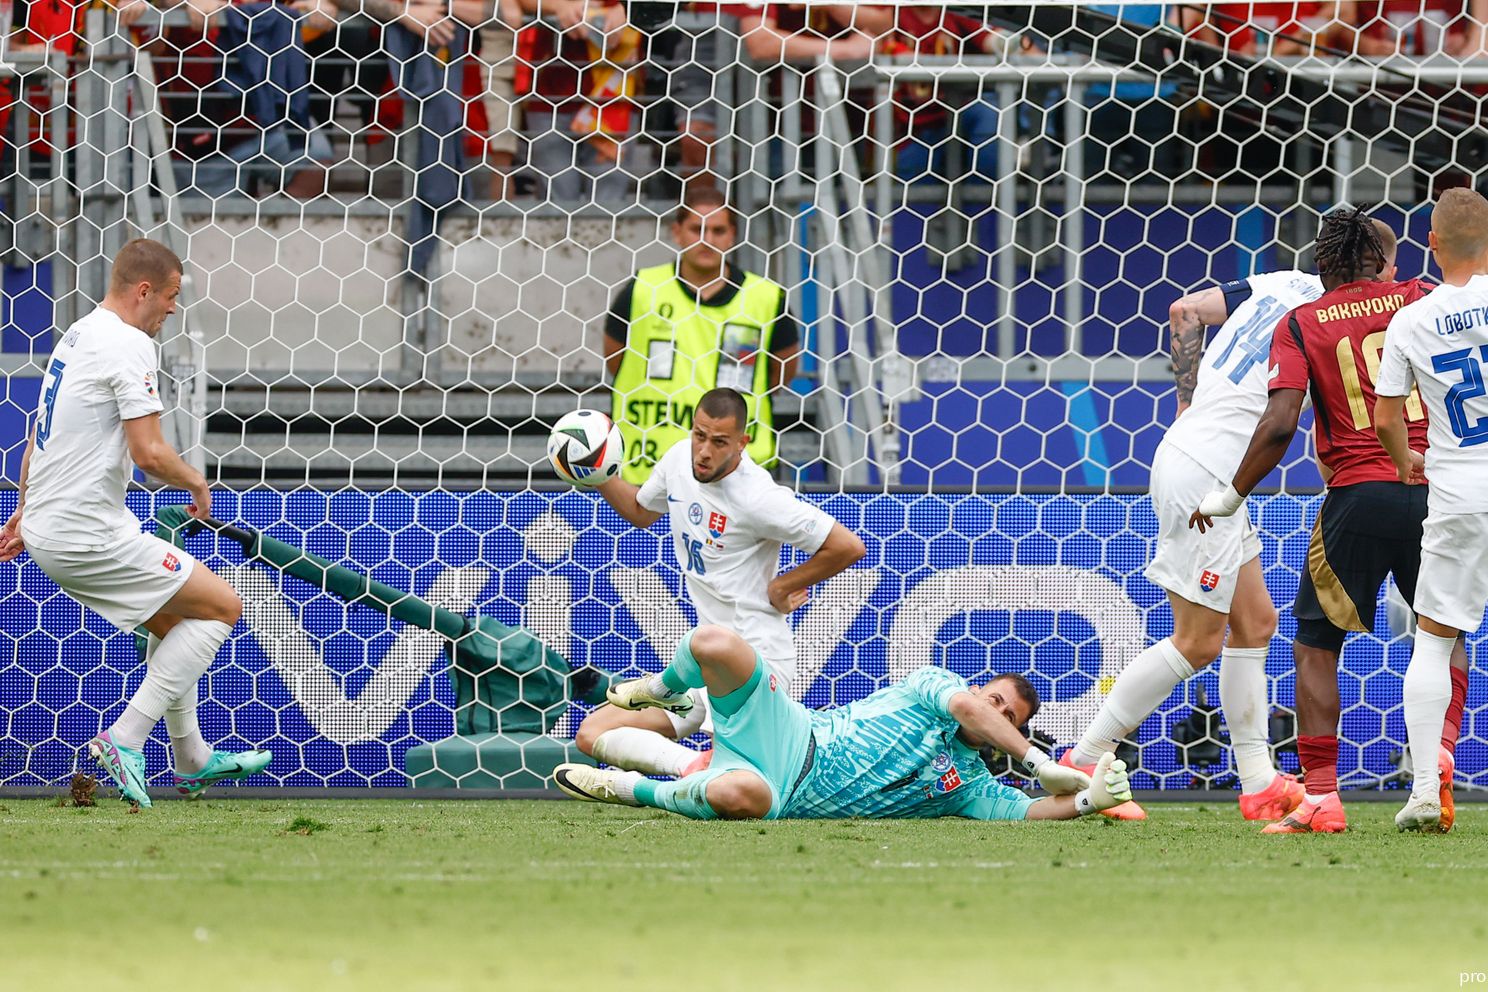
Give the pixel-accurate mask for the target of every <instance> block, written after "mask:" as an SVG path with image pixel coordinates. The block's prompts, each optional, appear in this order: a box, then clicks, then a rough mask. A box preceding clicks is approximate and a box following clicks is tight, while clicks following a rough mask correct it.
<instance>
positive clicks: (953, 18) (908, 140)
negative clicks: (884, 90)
mask: <svg viewBox="0 0 1488 992" xmlns="http://www.w3.org/2000/svg"><path fill="white" fill-rule="evenodd" d="M878 9H880V10H884V11H885V16H884V17H883V19H882V20H878V19H877V18H873V17H872V15H871V14H870V15H869V19H867V20H866V21H865V18H863V17H862V16H860V17H859V25H860V26H861V27H864V28H866V29H869V30H871V31H872V32H873V34H874V35H875V36H877V37H880V38H882V39H883V40H882V42H881V43H880V45H881V48H880V50H881V51H883V52H884V54H886V55H905V54H915V55H929V56H943V55H970V54H977V55H993V56H997V57H999V58H1000V57H1003V56H1005V55H1006V54H1007V52H1008V36H1007V35H1005V34H1003V33H1001V32H999V31H996V30H995V29H993V28H989V27H988V26H987V25H986V24H985V23H984V22H982V21H979V20H976V19H975V18H972V17H967V16H966V15H964V14H957V13H953V12H951V11H949V10H947V9H946V8H945V7H899V8H893V7H889V8H878ZM894 114H895V117H896V119H897V120H896V123H897V125H898V129H899V133H900V134H901V135H902V136H903V138H904V141H903V143H902V144H901V145H900V146H899V151H898V156H897V158H896V160H895V165H896V171H897V172H898V174H899V176H900V177H901V178H904V179H916V178H920V177H923V176H926V175H927V174H928V175H934V176H938V177H940V178H941V179H947V178H949V177H950V174H951V173H952V172H954V173H955V174H956V175H957V176H958V177H959V176H962V175H965V174H966V173H967V172H970V173H971V174H972V175H973V176H975V177H977V178H981V179H988V180H990V179H992V178H995V177H996V175H997V103H996V101H995V100H994V99H993V94H992V92H991V91H990V90H986V91H974V90H971V89H968V88H965V87H961V88H957V87H952V86H942V85H939V84H936V83H904V84H902V85H900V86H899V87H898V88H896V89H895V91H894ZM953 146H960V147H961V148H964V149H967V150H968V151H969V154H967V155H966V156H965V160H964V161H963V162H962V163H960V164H961V166H962V167H961V168H948V164H947V161H946V159H947V153H948V152H949V150H950V149H951V148H952V147H953Z"/></svg>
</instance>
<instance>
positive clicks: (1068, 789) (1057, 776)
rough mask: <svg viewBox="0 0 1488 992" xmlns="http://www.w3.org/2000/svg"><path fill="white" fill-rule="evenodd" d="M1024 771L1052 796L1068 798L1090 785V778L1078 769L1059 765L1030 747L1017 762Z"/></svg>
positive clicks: (1041, 752)
mask: <svg viewBox="0 0 1488 992" xmlns="http://www.w3.org/2000/svg"><path fill="white" fill-rule="evenodd" d="M1018 763H1019V764H1020V765H1022V766H1023V769H1024V771H1026V772H1028V774H1030V775H1032V776H1033V777H1034V778H1036V779H1038V784H1039V785H1040V786H1041V787H1042V788H1043V790H1044V791H1045V792H1047V793H1049V794H1050V795H1053V796H1068V795H1070V794H1071V793H1075V792H1079V791H1080V790H1081V789H1083V788H1085V787H1086V786H1087V785H1089V784H1090V776H1089V775H1086V774H1085V773H1084V772H1082V771H1080V769H1078V768H1071V767H1069V766H1068V765H1061V764H1059V763H1058V762H1057V761H1055V760H1054V759H1053V758H1051V757H1049V756H1048V755H1047V754H1045V753H1044V752H1043V751H1040V750H1039V749H1038V748H1036V747H1030V748H1029V749H1028V753H1027V754H1025V755H1023V760H1022V761H1020V762H1018Z"/></svg>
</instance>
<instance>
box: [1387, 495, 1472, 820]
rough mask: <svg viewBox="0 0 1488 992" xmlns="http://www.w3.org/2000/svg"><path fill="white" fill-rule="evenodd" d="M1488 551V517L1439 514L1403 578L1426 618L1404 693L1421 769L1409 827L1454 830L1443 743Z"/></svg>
mask: <svg viewBox="0 0 1488 992" xmlns="http://www.w3.org/2000/svg"><path fill="white" fill-rule="evenodd" d="M1485 552H1488V517H1485V516H1482V515H1478V514H1432V515H1431V516H1429V517H1427V518H1426V520H1425V522H1424V525H1423V528H1422V538H1421V545H1420V555H1419V576H1417V575H1412V574H1409V571H1408V569H1409V567H1410V562H1409V561H1407V562H1406V564H1405V567H1404V568H1403V569H1402V571H1403V572H1405V573H1406V574H1403V575H1397V576H1396V581H1397V583H1398V584H1399V585H1400V589H1401V593H1402V594H1405V595H1409V597H1410V599H1411V601H1412V603H1413V604H1414V606H1415V609H1416V612H1417V615H1418V619H1417V627H1416V636H1415V644H1414V648H1413V650H1412V652H1411V660H1410V667H1409V668H1407V669H1406V674H1405V684H1404V686H1403V691H1402V697H1403V703H1404V710H1405V729H1406V735H1407V739H1408V741H1409V744H1410V752H1411V764H1412V766H1413V771H1414V782H1413V784H1412V787H1411V797H1410V800H1409V802H1407V803H1406V806H1405V808H1404V809H1402V810H1401V811H1400V813H1399V815H1397V816H1396V817H1395V823H1396V825H1397V826H1399V827H1400V828H1401V829H1402V830H1429V831H1436V830H1442V831H1445V830H1450V829H1451V824H1452V819H1453V818H1454V816H1455V811H1454V810H1452V793H1451V775H1452V771H1453V768H1452V765H1453V762H1452V758H1451V755H1450V754H1449V753H1444V749H1443V747H1442V743H1441V741H1442V737H1443V736H1444V733H1445V730H1444V728H1445V726H1446V725H1447V723H1448V722H1449V721H1450V720H1451V719H1452V717H1451V716H1450V714H1449V710H1450V708H1451V706H1452V703H1453V696H1454V688H1453V684H1452V683H1453V679H1452V672H1453V667H1452V666H1453V659H1454V656H1456V655H1458V654H1459V653H1462V654H1465V651H1464V649H1463V648H1462V632H1463V631H1464V630H1470V629H1476V628H1477V626H1478V625H1479V624H1480V623H1481V622H1482V619H1483V607H1484V604H1485V603H1488V576H1485V575H1484V574H1483V572H1482V569H1481V568H1480V567H1478V563H1479V562H1480V561H1481V559H1482V555H1483V554H1484V553H1485ZM1456 719H1457V720H1458V721H1459V722H1460V719H1461V718H1460V716H1458V717H1457V718H1456ZM1453 736H1454V737H1455V734H1454V735H1453Z"/></svg>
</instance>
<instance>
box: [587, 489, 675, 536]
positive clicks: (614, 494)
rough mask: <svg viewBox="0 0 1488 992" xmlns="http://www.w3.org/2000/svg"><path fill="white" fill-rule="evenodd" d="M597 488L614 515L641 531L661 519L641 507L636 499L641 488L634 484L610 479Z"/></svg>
mask: <svg viewBox="0 0 1488 992" xmlns="http://www.w3.org/2000/svg"><path fill="white" fill-rule="evenodd" d="M598 488H599V494H600V495H601V496H603V497H604V501H605V502H606V503H608V504H610V505H611V506H613V507H614V508H615V512H616V513H618V514H620V516H622V517H624V518H625V519H626V520H628V521H630V522H631V523H633V524H635V525H636V526H637V527H639V528H641V529H642V530H645V529H646V528H647V527H650V526H651V525H652V524H654V523H656V521H658V520H660V519H661V514H660V513H657V512H656V511H655V510H648V509H646V508H645V507H644V506H642V505H641V503H640V500H638V499H636V496H637V494H639V493H640V491H641V487H640V486H638V485H636V484H635V483H634V482H626V481H625V480H624V479H618V478H617V479H611V480H610V481H609V482H606V483H605V484H604V485H602V486H600V487H598Z"/></svg>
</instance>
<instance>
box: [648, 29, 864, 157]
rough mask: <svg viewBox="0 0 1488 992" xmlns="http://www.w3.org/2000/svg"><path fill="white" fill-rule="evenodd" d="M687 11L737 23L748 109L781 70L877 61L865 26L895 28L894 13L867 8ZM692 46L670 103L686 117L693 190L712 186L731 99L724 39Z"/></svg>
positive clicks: (705, 37)
mask: <svg viewBox="0 0 1488 992" xmlns="http://www.w3.org/2000/svg"><path fill="white" fill-rule="evenodd" d="M687 6H688V7H689V9H690V10H691V11H692V12H693V13H698V14H705V15H708V14H714V15H717V16H719V17H722V18H732V19H733V21H734V24H735V25H736V26H735V27H734V30H736V31H737V32H738V39H739V42H740V49H741V54H742V58H741V62H742V63H743V64H741V65H738V66H736V67H735V72H736V74H738V73H744V72H748V73H750V74H751V75H753V76H754V79H755V81H754V86H752V87H751V86H749V85H745V86H742V87H741V92H743V93H744V94H746V95H745V96H744V97H743V98H742V100H741V101H740V102H741V103H749V102H751V101H752V100H755V99H766V97H767V94H765V93H763V92H761V91H760V90H759V89H758V88H757V87H760V86H761V85H762V84H763V82H764V80H763V79H762V78H761V77H759V76H758V75H757V74H758V73H761V72H764V71H766V70H769V69H772V68H775V67H777V66H779V65H781V64H782V63H785V64H789V63H805V62H809V61H811V60H812V59H816V58H819V57H820V56H822V55H829V56H831V57H832V59H834V60H836V61H839V62H854V61H861V60H863V59H866V58H868V57H869V56H870V55H871V54H872V53H873V46H874V40H875V36H876V35H875V32H874V31H873V30H872V29H870V28H868V27H867V26H866V25H865V23H864V22H866V21H867V20H868V19H869V18H870V16H871V17H874V18H875V21H878V20H881V21H883V22H884V24H885V26H884V27H882V28H881V29H880V31H879V32H878V33H882V32H884V31H887V29H888V28H887V25H890V24H892V21H893V15H892V14H891V13H888V12H887V11H888V8H878V7H873V6H869V5H866V4H833V5H827V6H819V7H814V8H812V9H811V11H810V13H809V15H808V13H807V11H806V8H805V7H803V6H801V5H799V4H763V3H722V4H720V3H692V4H688V5H687ZM688 41H690V42H691V44H690V46H688V47H689V50H688V51H685V52H684V53H683V54H685V55H686V58H685V60H684V61H683V64H682V66H681V67H680V68H679V69H678V70H677V71H676V72H675V73H674V74H673V76H672V78H671V80H670V86H669V87H668V96H670V97H671V98H672V100H673V101H674V102H675V103H676V104H677V105H678V107H679V108H681V110H682V113H683V121H682V124H681V132H682V135H681V138H680V140H679V144H680V158H681V170H682V175H683V178H684V180H686V181H687V182H688V183H689V184H690V185H691V184H696V185H713V183H714V182H715V177H714V175H713V174H712V172H711V169H712V167H713V165H714V163H711V162H710V161H709V155H710V153H711V148H712V146H713V142H714V141H715V140H716V137H717V119H718V109H717V108H718V103H719V100H727V99H729V98H730V96H731V94H724V93H719V92H717V91H716V90H717V81H718V79H719V78H720V77H719V76H718V75H717V71H716V67H717V65H718V60H719V57H720V55H719V42H720V39H719V34H718V31H716V30H709V31H703V32H701V33H699V34H698V35H697V37H696V38H695V39H688ZM751 89H753V90H754V93H753V95H750V91H751Z"/></svg>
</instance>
